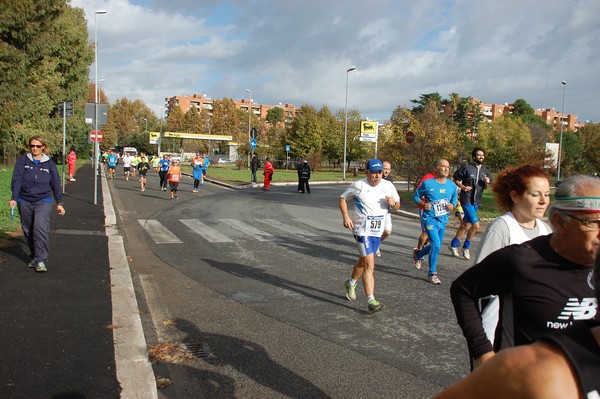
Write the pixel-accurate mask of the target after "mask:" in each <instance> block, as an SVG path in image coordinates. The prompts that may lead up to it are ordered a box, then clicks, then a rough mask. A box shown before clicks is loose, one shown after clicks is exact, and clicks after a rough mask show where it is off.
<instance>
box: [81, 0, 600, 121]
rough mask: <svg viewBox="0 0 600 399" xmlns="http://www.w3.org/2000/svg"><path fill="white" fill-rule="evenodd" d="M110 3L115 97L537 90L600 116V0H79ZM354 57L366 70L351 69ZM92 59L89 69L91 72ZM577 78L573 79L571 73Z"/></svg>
mask: <svg viewBox="0 0 600 399" xmlns="http://www.w3.org/2000/svg"><path fill="white" fill-rule="evenodd" d="M71 5H72V6H74V7H80V8H83V9H84V10H85V13H86V17H87V19H88V26H89V32H90V41H93V38H94V11H96V10H106V11H107V14H105V15H98V16H97V17H96V20H97V25H96V27H97V32H98V43H99V47H98V49H99V56H98V58H99V62H98V77H99V79H104V81H102V82H101V83H100V84H101V87H102V88H103V90H104V91H105V92H106V94H107V96H108V97H109V100H110V101H111V102H114V101H115V100H117V99H121V98H124V97H126V98H129V99H131V100H135V99H141V100H143V101H144V102H145V103H146V104H147V105H148V106H149V107H150V108H151V109H152V110H153V111H154V112H155V113H156V115H157V116H159V117H160V116H161V113H162V110H163V109H164V104H165V101H164V99H165V98H166V97H171V96H175V95H188V94H193V93H202V94H206V95H207V96H208V97H209V98H212V99H221V98H223V97H230V98H233V99H237V100H239V99H242V98H248V93H247V92H246V90H251V91H252V98H253V100H254V102H257V103H261V104H270V105H276V104H278V103H291V104H294V105H296V106H301V105H303V104H309V105H312V106H315V107H317V108H320V107H322V106H323V105H327V106H329V107H330V109H331V110H332V111H334V112H335V111H337V110H340V109H343V108H344V102H345V95H346V77H348V82H349V84H348V108H349V109H358V110H359V111H360V112H361V114H362V115H363V116H364V117H368V118H370V119H372V120H378V121H380V122H383V121H385V120H387V119H389V117H390V115H391V113H392V111H393V110H394V109H395V108H396V107H398V106H412V104H411V102H410V100H411V99H415V98H418V97H419V95H420V94H424V93H432V92H439V93H440V94H441V95H442V97H444V98H448V96H449V94H450V93H453V92H456V93H459V94H460V95H461V96H464V97H467V96H471V97H476V98H479V99H480V100H482V101H484V102H488V103H498V104H502V103H505V102H509V103H510V102H513V101H514V100H516V99H518V98H523V99H525V100H526V101H527V102H528V103H529V104H531V105H532V106H533V107H534V108H536V109H537V108H554V109H556V110H557V111H560V110H561V107H562V99H563V88H566V96H565V105H564V110H565V113H572V114H576V115H578V117H579V118H578V120H579V121H586V120H592V121H595V122H600V39H599V37H600V23H599V22H598V21H600V3H599V2H598V0H544V1H542V0H539V1H537V0H536V1H534V0H503V1H488V0H421V1H407V0H299V1H298V0H296V1H292V0H222V1H220V0H71ZM352 66H356V70H354V71H352V72H350V73H348V74H347V73H346V70H347V69H348V68H350V67H352ZM93 76H94V68H93V66H92V68H91V77H92V79H93ZM563 80H564V81H566V82H567V85H566V86H563V85H562V84H561V81H563Z"/></svg>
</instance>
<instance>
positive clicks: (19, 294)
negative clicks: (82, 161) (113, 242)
mask: <svg viewBox="0 0 600 399" xmlns="http://www.w3.org/2000/svg"><path fill="white" fill-rule="evenodd" d="M76 178H77V182H68V181H67V185H66V187H65V191H66V194H65V195H64V198H63V203H64V206H65V210H66V214H65V216H64V217H59V216H58V215H56V214H54V213H53V215H52V220H51V233H50V258H49V259H48V263H47V266H48V272H46V273H36V272H35V271H34V270H33V269H28V268H27V267H26V262H27V260H28V255H29V254H28V249H27V244H26V243H25V240H24V238H23V237H22V236H20V237H16V238H14V239H13V240H12V243H13V245H11V246H9V247H7V248H3V254H2V256H1V258H0V275H1V277H0V280H1V282H0V302H1V303H2V312H0V325H2V330H1V332H0V342H2V348H1V349H0V359H2V361H1V362H0V398H2V399H4V398H119V397H120V396H121V386H122V385H123V381H121V383H119V381H118V380H117V369H116V364H118V361H116V360H115V346H116V342H115V338H114V337H113V332H114V330H116V329H119V328H121V326H119V325H115V321H114V320H115V318H114V314H113V311H114V309H113V300H114V298H112V297H111V287H114V285H115V282H114V281H113V280H111V279H114V277H113V276H112V272H111V268H112V267H114V265H112V262H109V259H112V256H110V257H109V244H110V242H109V241H110V239H109V237H107V234H106V229H105V212H104V207H103V206H102V203H103V197H102V184H101V179H100V178H98V201H97V202H98V205H94V185H93V182H94V171H93V167H92V165H85V166H83V167H82V168H80V169H79V170H78V173H77V175H76ZM107 205H110V209H111V210H112V204H107ZM125 263H126V262H125ZM113 291H114V288H113ZM134 299H135V296H134ZM130 397H133V396H130Z"/></svg>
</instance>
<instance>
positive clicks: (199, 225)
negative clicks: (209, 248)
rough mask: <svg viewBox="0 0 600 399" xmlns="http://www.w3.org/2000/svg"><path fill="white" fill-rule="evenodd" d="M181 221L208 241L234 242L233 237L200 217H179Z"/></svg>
mask: <svg viewBox="0 0 600 399" xmlns="http://www.w3.org/2000/svg"><path fill="white" fill-rule="evenodd" d="M179 221H180V222H181V223H183V224H185V225H186V226H187V227H189V228H190V229H191V230H192V231H193V232H194V233H196V234H198V235H199V236H201V237H202V238H204V239H205V240H206V241H208V242H233V240H232V239H231V238H229V237H227V236H226V235H225V234H222V233H221V232H220V231H219V230H217V229H215V228H213V227H210V226H208V225H207V224H205V223H203V222H201V221H200V220H198V219H179Z"/></svg>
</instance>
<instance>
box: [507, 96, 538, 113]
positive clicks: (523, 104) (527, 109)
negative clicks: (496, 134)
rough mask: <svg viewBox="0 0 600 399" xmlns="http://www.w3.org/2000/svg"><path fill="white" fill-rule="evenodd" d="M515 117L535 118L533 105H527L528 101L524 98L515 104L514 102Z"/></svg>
mask: <svg viewBox="0 0 600 399" xmlns="http://www.w3.org/2000/svg"><path fill="white" fill-rule="evenodd" d="M513 107H514V108H513V111H512V113H513V115H515V116H527V115H530V116H533V115H534V110H533V107H532V106H531V105H529V104H528V103H527V101H525V100H523V99H522V98H519V99H517V100H515V102H513Z"/></svg>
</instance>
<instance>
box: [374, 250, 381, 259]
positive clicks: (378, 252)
mask: <svg viewBox="0 0 600 399" xmlns="http://www.w3.org/2000/svg"><path fill="white" fill-rule="evenodd" d="M375 255H377V256H378V257H380V258H381V251H380V250H379V248H377V252H375Z"/></svg>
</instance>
